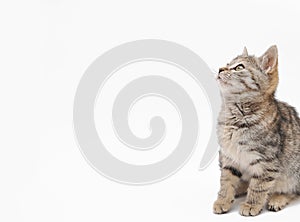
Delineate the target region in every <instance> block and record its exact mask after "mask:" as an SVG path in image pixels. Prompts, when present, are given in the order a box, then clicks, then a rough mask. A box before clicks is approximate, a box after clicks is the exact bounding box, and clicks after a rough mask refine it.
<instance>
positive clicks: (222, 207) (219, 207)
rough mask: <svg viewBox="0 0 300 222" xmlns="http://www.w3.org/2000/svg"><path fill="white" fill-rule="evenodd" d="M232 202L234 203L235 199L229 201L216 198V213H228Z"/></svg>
mask: <svg viewBox="0 0 300 222" xmlns="http://www.w3.org/2000/svg"><path fill="white" fill-rule="evenodd" d="M232 203H233V200H232V201H228V200H225V199H218V200H216V201H215V203H214V207H213V208H214V213H215V214H224V213H227V212H228V211H229V210H230V208H231V205H232Z"/></svg>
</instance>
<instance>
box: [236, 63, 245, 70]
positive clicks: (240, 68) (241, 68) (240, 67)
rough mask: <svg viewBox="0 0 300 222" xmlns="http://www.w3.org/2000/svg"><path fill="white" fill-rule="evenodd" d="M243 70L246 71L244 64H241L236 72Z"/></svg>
mask: <svg viewBox="0 0 300 222" xmlns="http://www.w3.org/2000/svg"><path fill="white" fill-rule="evenodd" d="M243 69H245V66H244V65H243V64H239V65H237V66H236V67H235V68H234V70H235V71H241V70H243Z"/></svg>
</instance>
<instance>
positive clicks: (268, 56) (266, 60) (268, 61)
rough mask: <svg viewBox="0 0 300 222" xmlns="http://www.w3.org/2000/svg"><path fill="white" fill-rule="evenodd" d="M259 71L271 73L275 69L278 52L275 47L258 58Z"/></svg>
mask: <svg viewBox="0 0 300 222" xmlns="http://www.w3.org/2000/svg"><path fill="white" fill-rule="evenodd" d="M259 61H260V67H261V69H262V70H263V71H264V72H265V73H267V74H271V73H273V72H274V71H275V70H276V68H277V64H278V63H277V62H278V50H277V46H276V45H273V46H271V47H270V48H269V49H268V50H267V51H266V52H265V53H264V54H263V55H262V56H261V57H259Z"/></svg>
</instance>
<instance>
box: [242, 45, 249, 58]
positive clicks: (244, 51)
mask: <svg viewBox="0 0 300 222" xmlns="http://www.w3.org/2000/svg"><path fill="white" fill-rule="evenodd" d="M242 56H245V57H246V56H248V50H247V48H246V46H245V47H244V50H243V54H242Z"/></svg>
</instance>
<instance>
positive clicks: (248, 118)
mask: <svg viewBox="0 0 300 222" xmlns="http://www.w3.org/2000/svg"><path fill="white" fill-rule="evenodd" d="M222 110H223V115H222V116H223V118H225V122H227V124H229V125H236V126H250V125H254V124H257V123H258V122H259V121H261V117H262V116H268V118H269V117H270V118H271V117H272V116H275V115H274V114H275V113H274V112H277V111H276V110H277V109H276V99H275V98H274V96H269V97H251V98H238V99H237V98H228V97H227V98H223V109H222Z"/></svg>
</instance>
